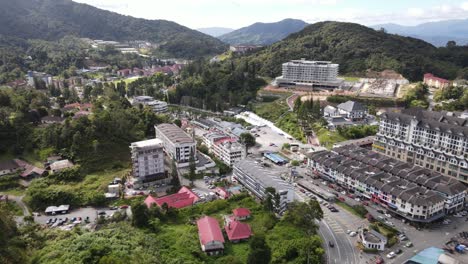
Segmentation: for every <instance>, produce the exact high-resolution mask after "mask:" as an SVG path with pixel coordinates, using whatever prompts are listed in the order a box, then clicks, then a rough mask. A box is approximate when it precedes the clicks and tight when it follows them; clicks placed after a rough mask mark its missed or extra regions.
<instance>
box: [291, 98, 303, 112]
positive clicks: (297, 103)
mask: <svg viewBox="0 0 468 264" xmlns="http://www.w3.org/2000/svg"><path fill="white" fill-rule="evenodd" d="M301 104H302V101H301V97H300V96H298V97H297V98H296V100H294V108H293V111H294V112H295V113H297V111H298V110H299V108H300V107H301Z"/></svg>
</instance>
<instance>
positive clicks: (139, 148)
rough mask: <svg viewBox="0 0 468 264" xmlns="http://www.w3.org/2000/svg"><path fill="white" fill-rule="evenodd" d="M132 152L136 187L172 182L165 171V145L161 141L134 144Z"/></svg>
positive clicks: (150, 140) (131, 148)
mask: <svg viewBox="0 0 468 264" xmlns="http://www.w3.org/2000/svg"><path fill="white" fill-rule="evenodd" d="M130 150H131V158H132V168H133V169H132V174H133V177H134V179H133V185H134V187H136V188H139V187H141V186H143V185H147V184H163V183H164V184H168V183H169V182H170V178H169V177H168V175H167V173H166V171H165V169H164V152H163V144H162V141H161V140H160V139H157V138H156V139H149V140H144V141H138V142H133V143H132V144H131V145H130Z"/></svg>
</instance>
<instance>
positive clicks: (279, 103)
mask: <svg viewBox="0 0 468 264" xmlns="http://www.w3.org/2000/svg"><path fill="white" fill-rule="evenodd" d="M287 111H289V107H288V105H287V103H286V100H282V99H278V100H276V101H273V102H268V103H258V104H256V105H255V106H254V112H255V113H256V114H257V115H259V116H261V117H263V118H265V119H267V120H270V121H273V122H274V121H275V120H278V118H279V117H281V116H282V115H283V114H284V113H286V112H287Z"/></svg>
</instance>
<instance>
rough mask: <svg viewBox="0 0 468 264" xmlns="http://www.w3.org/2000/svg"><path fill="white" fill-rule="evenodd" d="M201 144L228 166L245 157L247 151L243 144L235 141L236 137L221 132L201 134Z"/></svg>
mask: <svg viewBox="0 0 468 264" xmlns="http://www.w3.org/2000/svg"><path fill="white" fill-rule="evenodd" d="M203 144H205V145H206V146H207V147H208V150H209V151H210V152H211V153H213V154H214V155H215V156H216V158H218V159H219V160H221V161H222V162H224V163H225V164H227V165H229V166H233V165H234V163H236V162H237V161H239V160H241V159H245V157H246V156H247V151H246V148H245V146H244V145H242V144H241V143H239V142H237V138H235V137H231V136H229V135H227V134H224V133H221V132H210V133H206V134H204V135H203Z"/></svg>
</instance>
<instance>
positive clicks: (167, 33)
mask: <svg viewBox="0 0 468 264" xmlns="http://www.w3.org/2000/svg"><path fill="white" fill-rule="evenodd" d="M0 6H1V7H2V8H1V9H0V25H2V26H1V27H0V35H4V36H10V37H18V38H23V39H43V40H49V41H50V40H58V39H61V38H63V37H64V36H67V35H75V36H79V37H87V38H91V39H104V40H117V41H128V40H146V41H151V42H153V43H156V44H158V45H159V50H160V52H161V54H167V56H174V57H183V58H193V57H200V56H205V55H213V54H218V53H221V52H223V51H224V50H226V48H227V46H226V45H225V44H223V43H222V42H221V41H219V40H218V39H216V38H213V37H211V36H208V35H205V34H203V33H200V32H198V31H196V30H192V29H189V28H187V27H184V26H181V25H179V24H177V23H174V22H171V21H166V20H146V19H140V18H134V17H130V16H124V15H120V14H117V13H113V12H109V11H105V10H101V9H98V8H95V7H92V6H89V5H86V4H79V3H75V2H73V1H71V0H14V1H11V0H0Z"/></svg>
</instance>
